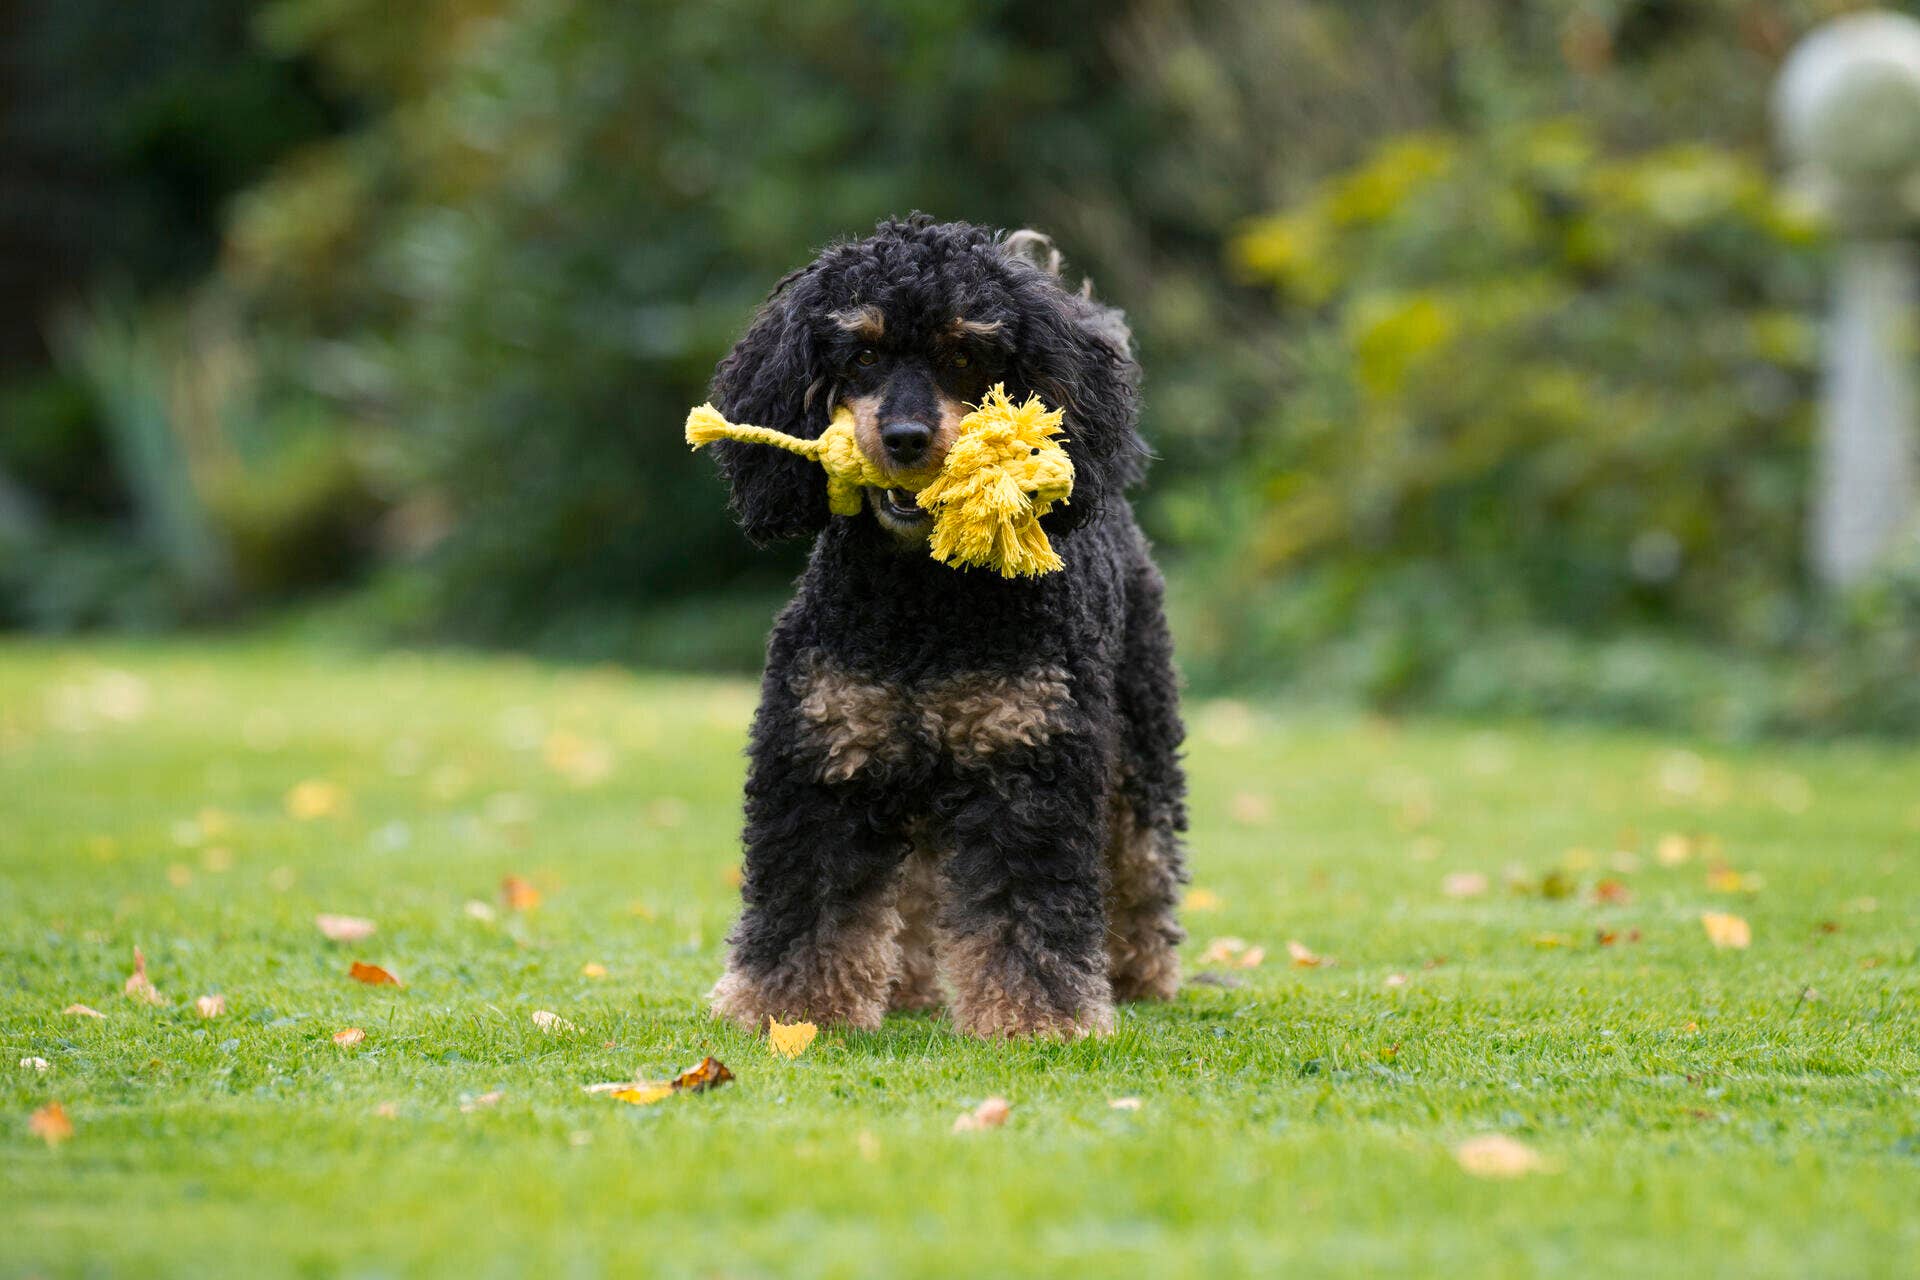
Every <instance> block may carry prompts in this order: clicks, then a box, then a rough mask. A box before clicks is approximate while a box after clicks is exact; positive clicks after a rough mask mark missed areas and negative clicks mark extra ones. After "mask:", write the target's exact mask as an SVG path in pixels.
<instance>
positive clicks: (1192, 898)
mask: <svg viewBox="0 0 1920 1280" xmlns="http://www.w3.org/2000/svg"><path fill="white" fill-rule="evenodd" d="M1181 905H1182V906H1184V907H1185V908H1186V909H1187V910H1188V911H1218V910H1219V909H1220V895H1219V894H1217V893H1215V892H1214V891H1213V890H1211V889H1189V890H1187V896H1186V898H1185V899H1184V900H1183V901H1182V903H1181Z"/></svg>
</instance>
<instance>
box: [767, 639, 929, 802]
mask: <svg viewBox="0 0 1920 1280" xmlns="http://www.w3.org/2000/svg"><path fill="white" fill-rule="evenodd" d="M793 691H794V695H795V696H796V697H797V698H798V699H799V700H800V701H799V711H800V716H801V719H802V720H804V721H805V722H806V724H807V726H808V732H807V734H806V746H807V747H808V748H809V749H810V750H811V751H812V752H813V753H814V754H816V755H818V756H820V757H821V758H822V761H823V762H822V764H821V767H820V777H821V780H822V781H825V782H845V781H847V780H848V779H849V778H851V777H853V775H854V774H856V773H859V772H860V770H862V769H864V768H866V767H867V765H868V763H869V762H871V761H873V760H876V759H877V760H881V761H892V760H897V759H899V758H900V757H901V756H903V755H904V754H905V752H906V750H907V747H908V744H909V736H908V731H907V724H906V723H905V719H904V717H903V716H902V714H901V712H902V710H903V704H902V702H901V699H900V695H899V694H898V693H897V692H895V691H894V690H893V689H891V688H888V687H887V686H886V685H884V684H880V683H878V682H877V681H872V680H862V679H860V678H858V677H857V676H852V675H849V674H848V673H846V672H844V671H840V670H837V669H835V668H833V667H831V666H828V665H827V664H826V663H823V662H819V661H813V662H809V663H807V664H805V665H804V666H803V667H802V669H801V672H800V674H799V675H798V676H797V677H796V678H795V681H794V690H793Z"/></svg>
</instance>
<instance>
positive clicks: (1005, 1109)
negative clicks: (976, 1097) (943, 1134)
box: [953, 1098, 1013, 1133]
mask: <svg viewBox="0 0 1920 1280" xmlns="http://www.w3.org/2000/svg"><path fill="white" fill-rule="evenodd" d="M1012 1111H1013V1104H1012V1103H1010V1102H1008V1101H1007V1100H1006V1099H1005V1098H988V1099H987V1100H986V1101H985V1102H983V1103H981V1104H980V1105H979V1106H977V1107H975V1108H974V1109H973V1110H971V1111H969V1112H967V1113H966V1114H965V1115H963V1116H957V1117H955V1119H954V1122H953V1131H954V1132H955V1133H977V1132H979V1131H980V1130H982V1129H998V1128H999V1127H1000V1126H1001V1125H1003V1124H1005V1123H1006V1122H1007V1116H1008V1115H1009V1114H1011V1113H1012Z"/></svg>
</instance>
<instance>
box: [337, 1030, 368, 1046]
mask: <svg viewBox="0 0 1920 1280" xmlns="http://www.w3.org/2000/svg"><path fill="white" fill-rule="evenodd" d="M366 1038H367V1033H366V1032H364V1031H362V1030H361V1029H360V1028H358V1027H343V1028H341V1029H340V1030H338V1031H336V1032H334V1033H333V1042H334V1043H335V1044H337V1045H339V1046H340V1047H341V1048H342V1049H347V1048H351V1047H352V1046H354V1045H356V1044H359V1043H360V1042H361V1041H362V1040H365V1039H366Z"/></svg>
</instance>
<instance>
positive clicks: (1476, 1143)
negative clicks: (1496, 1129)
mask: <svg viewBox="0 0 1920 1280" xmlns="http://www.w3.org/2000/svg"><path fill="white" fill-rule="evenodd" d="M1453 1158H1454V1159H1455V1160H1458V1161H1459V1162H1460V1167H1461V1168H1462V1169H1464V1170H1466V1171H1467V1172H1468V1173H1469V1174H1472V1175H1473V1176H1474V1177H1476V1178H1520V1177H1525V1176H1526V1175H1527V1174H1529V1173H1539V1172H1542V1171H1544V1170H1545V1169H1546V1168H1547V1162H1546V1161H1545V1160H1543V1159H1541V1158H1540V1153H1539V1152H1537V1151H1535V1150H1534V1149H1533V1148H1532V1147H1529V1146H1527V1145H1526V1144H1525V1143H1524V1142H1520V1141H1518V1140H1517V1139H1514V1138H1509V1137H1507V1136H1506V1135H1505V1134H1501V1133H1489V1134H1486V1135H1484V1136H1482V1137H1478V1138H1469V1139H1467V1140H1466V1141H1465V1142H1463V1143H1461V1144H1460V1145H1459V1146H1457V1147H1455V1148H1454V1149H1453Z"/></svg>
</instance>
